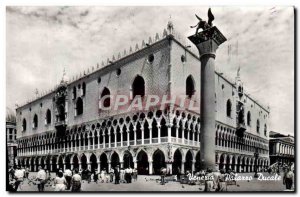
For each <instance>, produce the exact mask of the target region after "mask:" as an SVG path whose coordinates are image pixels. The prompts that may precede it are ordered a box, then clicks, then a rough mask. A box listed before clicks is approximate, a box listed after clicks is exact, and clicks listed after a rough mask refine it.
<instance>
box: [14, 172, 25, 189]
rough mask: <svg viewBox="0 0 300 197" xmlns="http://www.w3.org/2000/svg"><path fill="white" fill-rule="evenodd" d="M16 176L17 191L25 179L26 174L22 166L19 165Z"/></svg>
mask: <svg viewBox="0 0 300 197" xmlns="http://www.w3.org/2000/svg"><path fill="white" fill-rule="evenodd" d="M14 178H15V180H16V181H15V188H14V189H15V191H18V189H20V188H19V187H20V185H21V183H22V182H23V180H24V174H23V171H22V170H21V169H20V167H17V169H16V170H15V174H14Z"/></svg>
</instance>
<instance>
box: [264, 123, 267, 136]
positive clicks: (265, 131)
mask: <svg viewBox="0 0 300 197" xmlns="http://www.w3.org/2000/svg"><path fill="white" fill-rule="evenodd" d="M264 134H265V136H267V125H266V124H265V127H264Z"/></svg>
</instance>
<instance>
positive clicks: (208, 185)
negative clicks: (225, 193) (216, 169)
mask: <svg viewBox="0 0 300 197" xmlns="http://www.w3.org/2000/svg"><path fill="white" fill-rule="evenodd" d="M206 177H207V179H206V180H205V187H204V191H205V192H211V191H213V187H214V182H213V177H214V175H213V173H212V170H211V169H210V168H208V169H207V171H206Z"/></svg>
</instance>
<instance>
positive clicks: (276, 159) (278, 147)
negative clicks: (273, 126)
mask: <svg viewBox="0 0 300 197" xmlns="http://www.w3.org/2000/svg"><path fill="white" fill-rule="evenodd" d="M269 143H270V144H269V147H270V164H271V165H272V164H274V163H279V164H280V166H282V165H284V164H287V165H290V164H292V163H294V162H295V154H294V150H295V142H294V137H293V136H290V135H288V136H287V135H283V134H280V133H277V132H274V131H271V132H270V141H269Z"/></svg>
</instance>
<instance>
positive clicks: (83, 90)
mask: <svg viewBox="0 0 300 197" xmlns="http://www.w3.org/2000/svg"><path fill="white" fill-rule="evenodd" d="M85 93H86V84H85V82H83V83H82V96H85Z"/></svg>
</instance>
